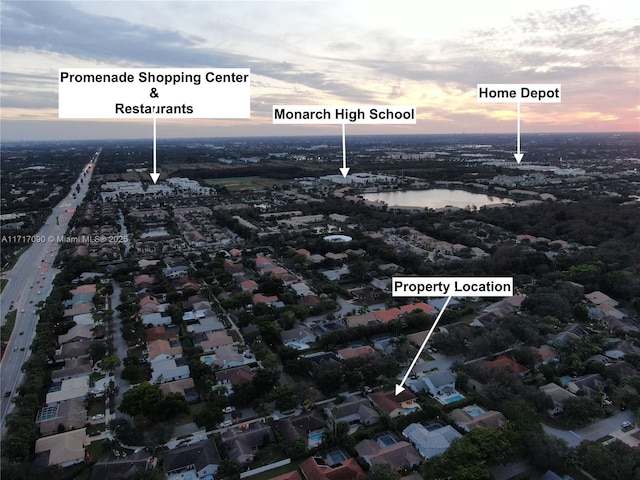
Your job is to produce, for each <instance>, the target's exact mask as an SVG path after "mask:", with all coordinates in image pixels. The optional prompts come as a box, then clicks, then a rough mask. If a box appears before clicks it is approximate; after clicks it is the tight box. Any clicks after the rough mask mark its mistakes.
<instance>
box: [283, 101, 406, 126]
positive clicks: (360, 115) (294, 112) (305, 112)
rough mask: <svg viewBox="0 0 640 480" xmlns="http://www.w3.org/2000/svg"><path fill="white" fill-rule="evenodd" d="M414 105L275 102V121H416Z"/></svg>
mask: <svg viewBox="0 0 640 480" xmlns="http://www.w3.org/2000/svg"><path fill="white" fill-rule="evenodd" d="M416 116H417V115H416V107H415V105H274V106H273V123H274V124H281V125H293V124H316V125H317V124H334V125H335V124H344V123H353V124H368V125H371V124H396V125H397V124H415V123H416Z"/></svg>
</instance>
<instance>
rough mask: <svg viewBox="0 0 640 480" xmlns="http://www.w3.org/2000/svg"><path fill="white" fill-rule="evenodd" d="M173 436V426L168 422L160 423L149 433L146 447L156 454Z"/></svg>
mask: <svg viewBox="0 0 640 480" xmlns="http://www.w3.org/2000/svg"><path fill="white" fill-rule="evenodd" d="M171 435H173V426H172V425H171V424H169V423H166V422H161V423H158V424H157V425H154V426H153V427H152V428H151V429H150V430H149V432H148V433H147V441H146V442H145V445H146V446H147V447H150V448H151V449H152V450H153V451H154V454H155V450H156V449H157V448H158V447H160V446H162V445H164V444H165V443H167V441H168V440H169V439H170V438H171Z"/></svg>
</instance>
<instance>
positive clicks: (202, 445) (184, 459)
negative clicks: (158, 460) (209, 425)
mask: <svg viewBox="0 0 640 480" xmlns="http://www.w3.org/2000/svg"><path fill="white" fill-rule="evenodd" d="M162 460H163V464H164V471H165V473H166V474H168V475H171V474H178V473H182V472H194V473H195V475H196V477H197V478H205V477H207V476H208V475H215V474H216V473H218V468H219V467H220V463H221V460H220V453H218V448H217V447H216V443H215V442H214V441H213V439H211V438H208V439H207V440H203V441H202V442H197V443H192V444H191V445H186V446H184V447H179V448H174V449H173V450H165V451H164V452H163V454H162Z"/></svg>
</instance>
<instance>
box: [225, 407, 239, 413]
mask: <svg viewBox="0 0 640 480" xmlns="http://www.w3.org/2000/svg"><path fill="white" fill-rule="evenodd" d="M235 411H236V407H224V408H223V409H222V412H223V413H233V412H235Z"/></svg>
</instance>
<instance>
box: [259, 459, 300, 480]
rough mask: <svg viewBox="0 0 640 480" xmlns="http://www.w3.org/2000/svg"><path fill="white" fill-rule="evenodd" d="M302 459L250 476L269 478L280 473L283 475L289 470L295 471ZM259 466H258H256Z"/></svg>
mask: <svg viewBox="0 0 640 480" xmlns="http://www.w3.org/2000/svg"><path fill="white" fill-rule="evenodd" d="M301 462H302V460H297V461H292V462H291V463H290V464H288V465H283V466H282V467H278V468H274V469H273V470H269V471H267V472H262V473H259V474H257V475H252V476H250V477H247V478H249V479H250V480H269V479H271V478H274V477H277V476H278V475H283V474H285V473H288V472H293V471H294V470H297V469H298V465H300V463H301ZM254 468H257V467H254Z"/></svg>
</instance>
